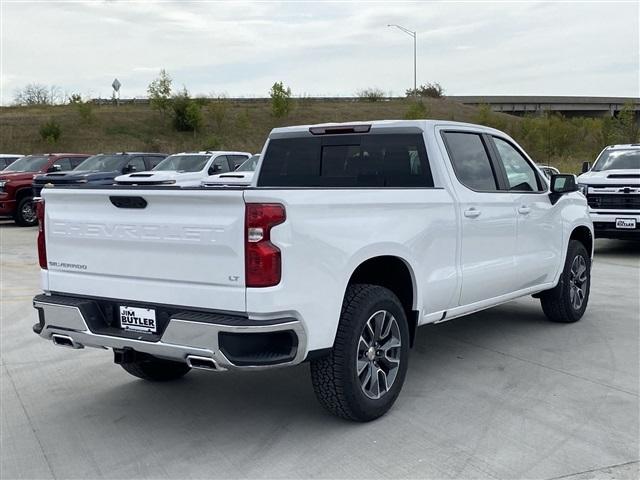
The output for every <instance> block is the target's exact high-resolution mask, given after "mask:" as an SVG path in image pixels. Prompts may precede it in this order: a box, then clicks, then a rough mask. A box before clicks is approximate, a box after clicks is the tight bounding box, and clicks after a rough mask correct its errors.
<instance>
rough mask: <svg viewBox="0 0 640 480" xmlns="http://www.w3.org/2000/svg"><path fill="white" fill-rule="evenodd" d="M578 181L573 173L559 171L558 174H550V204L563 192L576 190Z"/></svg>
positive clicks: (553, 203)
mask: <svg viewBox="0 0 640 480" xmlns="http://www.w3.org/2000/svg"><path fill="white" fill-rule="evenodd" d="M577 191H578V181H577V180H576V176H575V175H571V174H566V173H561V174H559V175H551V194H550V196H549V197H550V199H551V204H552V205H555V203H556V202H557V201H558V200H559V199H560V197H561V196H562V195H564V194H565V193H571V192H577Z"/></svg>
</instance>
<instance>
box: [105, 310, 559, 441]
mask: <svg viewBox="0 0 640 480" xmlns="http://www.w3.org/2000/svg"><path fill="white" fill-rule="evenodd" d="M535 303H536V304H537V302H535ZM536 306H537V305H536ZM552 328H557V325H552V324H550V322H548V321H547V320H546V318H545V317H544V315H543V314H542V311H541V310H540V309H539V307H538V308H531V309H528V310H527V309H524V310H523V309H522V307H521V306H518V305H514V306H510V305H505V306H501V307H497V308H494V309H491V310H488V311H485V312H481V313H478V314H474V315H471V316H469V317H465V318H463V319H459V320H452V321H451V322H449V323H444V324H442V325H433V326H426V327H422V328H420V329H419V330H418V336H417V339H416V343H415V346H414V348H413V349H412V351H411V356H410V365H409V372H408V374H407V379H406V381H405V384H404V389H403V391H402V393H401V394H400V397H399V399H398V402H397V404H396V407H395V408H394V409H393V410H392V411H391V412H390V413H389V414H388V415H387V416H386V417H384V418H383V419H381V420H379V421H383V422H384V421H386V420H385V419H386V418H390V417H391V416H393V415H395V414H398V413H400V414H401V412H402V408H403V407H402V404H403V403H404V402H405V400H407V399H408V400H409V401H410V399H411V397H415V396H416V395H417V396H420V397H428V396H429V395H430V394H429V392H430V391H433V390H434V389H439V388H441V385H439V382H441V381H442V374H443V373H442V372H448V373H447V374H450V375H456V370H457V369H458V368H460V366H461V358H466V359H467V361H473V356H474V355H477V352H476V350H477V348H475V347H474V348H472V349H471V353H470V352H469V344H468V343H469V342H470V341H472V342H473V344H484V343H487V344H491V343H492V338H494V337H499V338H502V339H505V338H508V337H519V338H525V337H527V336H528V335H530V333H531V332H532V331H536V330H538V331H540V330H545V329H552ZM470 339H472V340H470ZM463 355H464V357H463ZM467 365H468V364H467ZM467 365H465V366H464V368H467ZM113 368H117V367H115V366H114V367H113ZM433 374H436V375H433ZM465 378H467V377H466V374H465ZM118 380H119V377H118ZM477 381H478V382H483V381H484V380H481V379H477ZM96 402H97V404H98V405H96V406H98V408H99V410H100V412H101V415H105V416H106V417H112V418H115V419H116V420H114V422H118V423H121V425H122V427H123V428H127V427H126V426H127V424H128V422H126V421H123V420H124V419H126V418H129V419H136V423H139V422H142V423H143V424H145V425H147V426H148V427H150V428H153V429H154V431H156V432H157V433H158V434H163V432H164V433H166V432H168V431H175V430H176V429H177V430H178V431H182V430H184V429H185V428H187V429H188V431H189V435H190V436H193V435H196V436H197V435H198V433H199V434H201V435H205V436H206V435H208V434H210V433H211V432H213V431H216V430H218V429H220V430H218V431H225V432H228V431H229V430H231V431H237V430H241V431H244V432H245V433H246V434H249V433H255V432H259V431H262V430H264V429H265V428H276V426H280V427H281V428H286V427H285V426H286V425H291V424H300V423H303V424H304V428H305V429H306V428H313V429H320V430H319V431H322V429H326V428H332V429H335V428H340V426H341V425H342V426H344V427H345V428H353V425H354V424H353V423H351V422H345V421H343V420H341V419H338V418H335V417H333V416H331V415H330V414H328V413H326V412H325V411H324V410H323V409H322V407H321V406H320V405H319V404H318V403H317V402H316V399H315V396H314V393H313V388H312V385H311V379H310V374H309V365H308V364H306V363H305V364H302V365H299V366H296V367H291V368H284V369H278V370H266V371H262V372H225V373H215V372H204V371H197V370H194V371H192V372H190V373H189V374H188V375H187V376H186V377H184V378H183V379H181V380H179V381H176V382H171V383H149V382H145V381H143V380H137V379H135V378H132V377H128V375H127V374H126V373H125V372H124V371H123V372H122V382H121V383H120V384H119V385H118V386H116V387H114V388H109V389H104V390H103V392H102V393H101V395H100V396H99V397H98V398H96ZM374 423H375V422H374ZM280 427H279V428H280ZM297 428H299V426H298V427H297ZM317 431H318V430H316V432H317ZM225 435H226V433H225Z"/></svg>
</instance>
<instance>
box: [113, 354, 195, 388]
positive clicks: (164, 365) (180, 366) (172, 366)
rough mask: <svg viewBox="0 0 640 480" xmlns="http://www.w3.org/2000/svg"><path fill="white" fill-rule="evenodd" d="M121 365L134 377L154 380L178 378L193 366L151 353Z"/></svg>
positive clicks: (163, 380)
mask: <svg viewBox="0 0 640 480" xmlns="http://www.w3.org/2000/svg"><path fill="white" fill-rule="evenodd" d="M120 366H121V367H122V368H124V370H125V371H126V372H127V373H130V374H131V375H133V376H134V377H138V378H142V379H143V380H149V381H152V382H168V381H170V380H177V379H178V378H181V377H183V376H185V375H186V374H187V373H189V370H191V367H189V365H187V364H186V363H182V362H172V361H171V360H163V359H160V358H156V357H152V356H151V355H148V356H145V357H143V358H141V359H136V360H135V361H133V362H128V363H122V364H120Z"/></svg>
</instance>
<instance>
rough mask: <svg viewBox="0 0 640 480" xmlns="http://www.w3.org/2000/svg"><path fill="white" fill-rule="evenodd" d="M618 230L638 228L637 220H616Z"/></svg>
mask: <svg viewBox="0 0 640 480" xmlns="http://www.w3.org/2000/svg"><path fill="white" fill-rule="evenodd" d="M616 228H632V229H633V228H636V219H635V218H616Z"/></svg>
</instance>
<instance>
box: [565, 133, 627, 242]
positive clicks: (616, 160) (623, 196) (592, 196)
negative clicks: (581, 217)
mask: <svg viewBox="0 0 640 480" xmlns="http://www.w3.org/2000/svg"><path fill="white" fill-rule="evenodd" d="M582 172H583V173H582V175H580V176H579V177H578V186H579V187H580V189H581V190H582V193H583V194H584V196H585V197H587V203H588V204H589V213H590V215H591V220H593V228H594V231H595V236H596V238H616V239H622V240H640V144H638V143H636V144H628V145H610V146H608V147H606V148H605V149H604V150H602V152H601V153H600V155H598V158H597V159H596V161H595V163H594V164H593V166H591V165H589V163H588V162H584V164H583V165H582Z"/></svg>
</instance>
